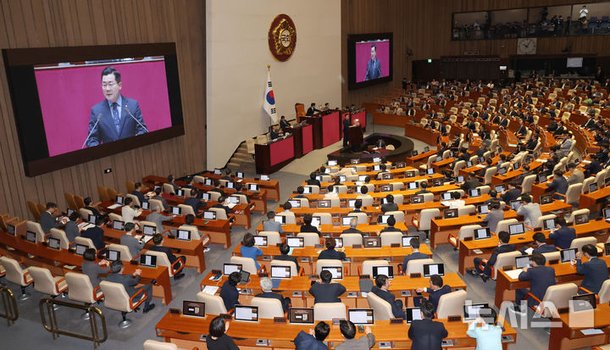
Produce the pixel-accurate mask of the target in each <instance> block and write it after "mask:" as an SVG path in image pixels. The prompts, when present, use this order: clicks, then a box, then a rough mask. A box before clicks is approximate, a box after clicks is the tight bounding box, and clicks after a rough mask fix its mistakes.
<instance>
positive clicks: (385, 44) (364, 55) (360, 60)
mask: <svg viewBox="0 0 610 350" xmlns="http://www.w3.org/2000/svg"><path fill="white" fill-rule="evenodd" d="M373 44H375V46H376V50H377V59H378V60H379V61H380V62H381V76H380V77H379V78H386V77H389V76H390V40H389V39H386V40H382V41H365V42H357V43H356V83H361V82H363V81H365V80H364V77H365V76H366V66H367V63H368V62H369V59H371V46H372V45H373Z"/></svg>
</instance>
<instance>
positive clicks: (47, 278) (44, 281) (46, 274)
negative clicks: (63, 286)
mask: <svg viewBox="0 0 610 350" xmlns="http://www.w3.org/2000/svg"><path fill="white" fill-rule="evenodd" d="M28 271H29V272H30V275H31V276H32V279H33V280H34V289H36V290H37V291H39V292H40V293H43V294H48V295H53V296H55V295H59V294H60V293H61V292H60V291H59V290H58V289H57V287H56V285H55V279H54V278H53V275H52V274H51V271H49V269H45V268H42V267H38V266H31V267H30V268H29V269H28Z"/></svg>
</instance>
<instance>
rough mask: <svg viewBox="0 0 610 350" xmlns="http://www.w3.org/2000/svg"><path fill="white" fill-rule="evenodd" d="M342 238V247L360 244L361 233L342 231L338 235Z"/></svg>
mask: <svg viewBox="0 0 610 350" xmlns="http://www.w3.org/2000/svg"><path fill="white" fill-rule="evenodd" d="M339 237H340V238H341V239H343V246H344V247H353V246H354V245H355V244H356V245H358V244H359V245H362V235H361V234H359V233H342V234H341V235H339Z"/></svg>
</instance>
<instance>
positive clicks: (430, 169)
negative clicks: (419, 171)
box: [426, 168, 434, 175]
mask: <svg viewBox="0 0 610 350" xmlns="http://www.w3.org/2000/svg"><path fill="white" fill-rule="evenodd" d="M426 174H428V175H433V174H434V168H428V169H426Z"/></svg>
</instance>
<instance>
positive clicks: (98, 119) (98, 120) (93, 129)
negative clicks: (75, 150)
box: [81, 113, 102, 149]
mask: <svg viewBox="0 0 610 350" xmlns="http://www.w3.org/2000/svg"><path fill="white" fill-rule="evenodd" d="M101 118H102V113H98V114H97V118H96V119H97V120H96V121H95V124H93V128H91V131H89V135H87V138H86V139H85V142H83V146H82V147H81V149H83V148H85V145H86V144H87V141H89V138H90V137H91V135H93V132H94V131H95V128H96V127H97V123H99V122H100V119H101Z"/></svg>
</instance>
